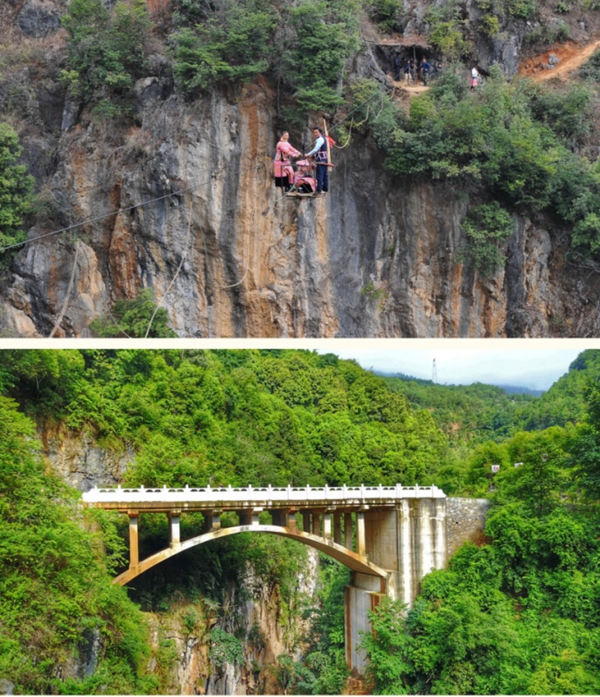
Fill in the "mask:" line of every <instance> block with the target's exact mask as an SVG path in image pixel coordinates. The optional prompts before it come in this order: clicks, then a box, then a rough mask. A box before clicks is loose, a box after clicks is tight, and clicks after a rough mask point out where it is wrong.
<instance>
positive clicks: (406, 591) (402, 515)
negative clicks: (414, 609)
mask: <svg viewBox="0 0 600 697" xmlns="http://www.w3.org/2000/svg"><path fill="white" fill-rule="evenodd" d="M398 524H399V527H400V534H399V536H398V537H399V539H398V543H399V544H398V571H399V574H398V577H399V578H398V596H399V597H400V598H402V602H403V603H405V604H406V605H409V604H410V603H411V602H412V599H413V582H412V578H413V571H412V529H411V527H412V526H411V515H410V505H409V502H408V500H407V499H404V500H403V501H402V502H401V503H400V506H399V508H398Z"/></svg>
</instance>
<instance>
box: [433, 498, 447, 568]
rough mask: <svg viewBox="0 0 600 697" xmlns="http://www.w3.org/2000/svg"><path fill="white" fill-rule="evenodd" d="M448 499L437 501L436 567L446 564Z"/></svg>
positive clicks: (442, 566)
mask: <svg viewBox="0 0 600 697" xmlns="http://www.w3.org/2000/svg"><path fill="white" fill-rule="evenodd" d="M446 549H447V542H446V499H438V500H437V501H436V502H435V548H434V562H435V568H436V569H443V568H445V566H446Z"/></svg>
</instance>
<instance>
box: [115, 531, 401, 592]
mask: <svg viewBox="0 0 600 697" xmlns="http://www.w3.org/2000/svg"><path fill="white" fill-rule="evenodd" d="M242 532H252V533H255V532H258V533H268V534H272V535H279V536H280V537H288V538H290V539H293V540H297V541H298V542H302V543H303V544H306V545H309V546H310V547H314V548H315V549H318V550H319V551H320V552H323V553H324V554H327V555H328V556H330V557H332V558H333V559H335V560H337V561H339V562H340V563H342V564H344V565H345V566H347V567H348V568H349V569H351V570H352V571H358V572H360V573H363V574H367V575H369V576H375V577H378V578H380V579H381V581H382V592H386V591H387V582H388V578H389V575H390V574H389V572H388V571H386V570H385V569H383V568H381V567H380V566H377V565H376V564H373V563H372V562H370V561H368V560H367V559H365V558H364V557H362V556H360V555H359V554H357V553H356V552H353V551H351V550H349V549H347V548H346V547H343V546H342V545H340V544H337V543H336V542H334V541H333V540H331V539H328V538H323V537H320V536H317V535H313V534H312V533H309V532H303V531H299V530H292V529H291V528H282V527H281V526H280V525H260V524H258V525H257V524H252V525H235V526H232V527H228V528H219V529H216V530H211V531H210V532H206V533H203V534H201V535H197V536H196V537H190V538H189V539H187V540H185V541H183V542H176V543H174V544H171V545H170V546H169V547H166V548H165V549H163V550H161V551H160V552H156V553H155V554H152V555H150V556H149V557H146V559H143V560H142V561H140V562H138V563H137V564H135V565H132V566H130V567H129V568H128V569H127V570H126V571H124V572H123V573H122V574H119V576H117V577H116V578H115V579H114V583H118V584H119V585H122V586H123V585H125V584H126V583H129V582H130V581H132V580H133V579H134V578H136V577H137V576H139V575H140V574H143V573H144V572H145V571H148V569H151V568H152V567H153V566H156V565H157V564H160V563H161V562H163V561H165V560H166V559H170V558H171V557H173V556H175V555H176V554H180V553H181V552H185V551H186V550H188V549H192V547H197V546H198V545H201V544H204V543H206V542H211V541H212V540H218V539H221V538H222V537H229V536H230V535H238V534H239V533H242Z"/></svg>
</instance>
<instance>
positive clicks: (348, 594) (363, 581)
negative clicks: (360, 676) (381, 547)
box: [344, 572, 384, 673]
mask: <svg viewBox="0 0 600 697" xmlns="http://www.w3.org/2000/svg"><path fill="white" fill-rule="evenodd" d="M383 585H384V582H383V579H381V578H378V577H376V576H368V575H367V574H361V573H357V572H355V573H354V574H353V576H352V585H350V586H346V591H345V596H344V624H345V631H344V635H345V648H346V663H347V665H348V667H349V668H350V669H353V668H356V669H357V670H358V672H359V673H362V672H363V671H364V669H365V668H366V663H367V662H366V655H365V652H364V651H363V649H361V648H360V644H361V643H362V635H363V634H364V633H369V632H371V621H370V620H369V612H370V611H371V610H373V609H374V608H375V607H377V605H378V604H379V601H380V599H381V597H382V595H383V593H384V588H383Z"/></svg>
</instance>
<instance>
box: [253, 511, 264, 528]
mask: <svg viewBox="0 0 600 697" xmlns="http://www.w3.org/2000/svg"><path fill="white" fill-rule="evenodd" d="M262 511H263V509H262V508H253V509H252V525H260V520H259V519H258V516H259V515H260V514H261V513H262Z"/></svg>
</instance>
